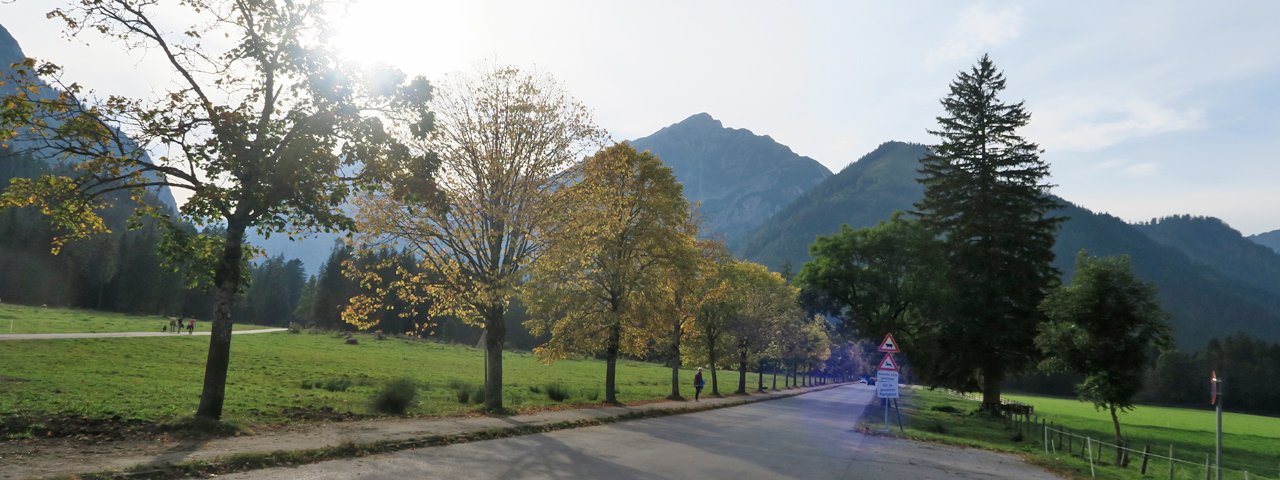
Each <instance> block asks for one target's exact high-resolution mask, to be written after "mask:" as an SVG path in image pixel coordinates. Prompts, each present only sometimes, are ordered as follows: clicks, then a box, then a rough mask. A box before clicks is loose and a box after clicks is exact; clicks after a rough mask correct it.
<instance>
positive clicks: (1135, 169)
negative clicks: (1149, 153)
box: [1121, 162, 1159, 178]
mask: <svg viewBox="0 0 1280 480" xmlns="http://www.w3.org/2000/svg"><path fill="white" fill-rule="evenodd" d="M1158 167H1159V165H1157V164H1156V163H1155V162H1146V163H1138V164H1134V165H1129V166H1127V167H1124V170H1121V173H1123V174H1125V175H1128V176H1130V177H1139V178H1141V177H1150V176H1152V175H1155V173H1156V170H1157V169H1158Z"/></svg>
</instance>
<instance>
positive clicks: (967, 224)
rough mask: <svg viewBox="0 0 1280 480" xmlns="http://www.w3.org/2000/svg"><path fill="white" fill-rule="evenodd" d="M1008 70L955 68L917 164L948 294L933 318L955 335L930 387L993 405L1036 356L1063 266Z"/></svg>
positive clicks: (1044, 171)
mask: <svg viewBox="0 0 1280 480" xmlns="http://www.w3.org/2000/svg"><path fill="white" fill-rule="evenodd" d="M1004 88H1005V79H1004V74H1003V73H1002V72H1000V71H998V70H996V67H995V65H994V64H993V63H992V62H991V59H990V58H988V57H987V56H986V55H983V56H982V58H981V59H979V61H978V64H977V65H975V66H974V67H973V68H972V69H970V70H969V71H967V72H961V73H960V74H959V75H958V76H957V77H956V80H955V81H953V82H952V83H951V93H950V94H948V95H947V96H946V98H943V99H942V105H943V107H944V108H945V109H946V115H944V116H942V117H938V129H937V130H930V131H929V133H931V134H933V135H937V136H938V137H939V138H940V140H941V141H940V143H939V144H937V145H933V146H931V147H930V149H929V155H928V156H927V157H925V159H924V160H922V161H921V165H922V166H921V170H920V174H921V177H920V182H921V183H922V184H923V185H924V187H925V194H924V199H923V200H921V202H920V203H918V204H916V208H917V209H918V211H919V212H920V216H921V219H922V220H923V221H924V223H925V225H926V226H927V227H928V228H930V229H931V230H932V231H933V232H934V233H935V234H937V235H938V236H939V237H940V238H942V240H943V242H944V245H945V251H946V256H947V267H948V276H949V283H950V285H951V286H952V288H953V289H954V291H953V292H952V293H953V294H954V296H953V297H952V298H954V301H953V302H952V304H951V306H950V308H948V309H947V310H948V315H947V316H946V318H943V319H940V322H939V324H938V326H937V327H938V328H939V330H940V331H939V332H938V333H939V334H941V337H940V338H948V339H951V343H950V345H949V346H948V348H946V349H945V350H946V351H943V352H939V353H940V355H939V356H938V357H937V362H936V364H935V365H933V369H932V370H933V371H932V373H933V381H934V383H936V384H939V385H943V386H948V387H952V388H958V389H962V390H968V391H973V390H981V391H982V394H983V395H982V397H983V398H982V408H983V409H984V410H987V411H997V410H996V408H997V407H998V406H999V403H1000V383H1001V382H1002V381H1003V380H1004V379H1005V378H1006V377H1008V376H1009V375H1011V374H1014V373H1017V372H1019V371H1022V370H1024V369H1026V368H1027V367H1028V366H1030V365H1032V363H1033V362H1034V361H1035V360H1037V356H1038V353H1037V350H1036V347H1035V344H1034V343H1033V339H1034V338H1035V335H1036V328H1037V325H1038V324H1039V323H1041V322H1042V314H1041V313H1040V312H1039V311H1038V310H1037V306H1038V305H1039V304H1040V302H1041V300H1043V299H1044V297H1045V295H1046V294H1047V292H1048V291H1049V289H1050V288H1052V287H1054V286H1055V285H1056V282H1057V281H1058V276H1059V273H1058V271H1057V270H1056V269H1054V268H1053V266H1052V265H1051V262H1053V258H1054V256H1053V250H1052V249H1053V243H1054V236H1055V233H1056V231H1057V227H1058V224H1059V223H1061V222H1062V221H1063V220H1064V219H1063V218H1062V217H1057V218H1047V217H1046V214H1047V213H1049V212H1050V211H1052V210H1054V209H1057V208H1059V205H1058V203H1057V202H1056V201H1054V200H1053V199H1052V198H1050V197H1049V196H1048V190H1049V187H1050V185H1048V184H1047V183H1044V180H1045V177H1046V176H1048V174H1049V167H1048V165H1047V164H1045V163H1044V162H1043V161H1041V160H1040V155H1039V154H1040V148H1039V146H1037V145H1036V144H1034V143H1031V142H1028V141H1026V140H1024V139H1023V138H1022V137H1021V136H1019V135H1018V133H1017V129H1019V128H1021V127H1023V126H1026V124H1027V122H1028V120H1030V118H1031V115H1030V114H1029V113H1028V112H1027V111H1026V110H1025V109H1024V108H1023V104H1022V102H1018V103H1015V104H1006V103H1004V102H1003V101H1002V100H1000V98H999V97H998V95H999V93H1000V92H1001V91H1003V90H1004Z"/></svg>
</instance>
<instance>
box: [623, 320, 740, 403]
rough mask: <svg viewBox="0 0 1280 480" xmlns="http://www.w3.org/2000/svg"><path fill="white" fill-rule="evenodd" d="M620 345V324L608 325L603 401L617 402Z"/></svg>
mask: <svg viewBox="0 0 1280 480" xmlns="http://www.w3.org/2000/svg"><path fill="white" fill-rule="evenodd" d="M621 347H622V324H621V323H614V324H613V326H611V327H609V343H608V344H607V345H605V367H604V401H605V403H618V395H617V393H615V391H614V390H616V389H615V388H614V387H615V386H616V385H617V383H616V381H617V373H618V350H619V349H621ZM713 371H714V370H713Z"/></svg>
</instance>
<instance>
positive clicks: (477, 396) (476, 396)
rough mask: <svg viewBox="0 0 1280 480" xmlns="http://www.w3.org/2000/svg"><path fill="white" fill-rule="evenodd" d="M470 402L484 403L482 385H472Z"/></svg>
mask: <svg viewBox="0 0 1280 480" xmlns="http://www.w3.org/2000/svg"><path fill="white" fill-rule="evenodd" d="M471 403H484V385H476V386H475V387H472V389H471Z"/></svg>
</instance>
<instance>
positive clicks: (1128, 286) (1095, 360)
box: [1035, 250, 1171, 445]
mask: <svg viewBox="0 0 1280 480" xmlns="http://www.w3.org/2000/svg"><path fill="white" fill-rule="evenodd" d="M1040 309H1041V310H1042V311H1044V313H1045V315H1046V316H1047V317H1048V319H1049V320H1048V322H1046V323H1044V324H1041V325H1040V333H1039V335H1037V336H1036V339H1035V344H1036V346H1038V347H1039V348H1040V349H1041V350H1043V351H1044V353H1045V354H1046V358H1045V360H1044V361H1042V362H1041V366H1042V367H1044V368H1045V369H1046V370H1049V371H1058V372H1062V371H1069V372H1074V373H1077V374H1079V375H1081V376H1083V377H1084V380H1083V381H1082V382H1081V383H1080V384H1079V385H1077V387H1076V389H1077V391H1078V392H1079V393H1080V398H1081V399H1082V400H1085V401H1089V402H1092V403H1093V404H1094V406H1096V407H1098V408H1099V409H1107V410H1108V411H1110V412H1111V422H1112V424H1113V425H1114V426H1115V434H1116V444H1117V445H1122V444H1123V442H1124V438H1123V437H1122V436H1121V435H1120V418H1119V417H1117V416H1116V411H1117V410H1118V411H1121V412H1123V411H1127V410H1130V409H1132V408H1133V397H1134V395H1137V394H1138V392H1139V391H1140V390H1142V378H1143V374H1144V373H1145V369H1146V365H1147V363H1148V361H1149V359H1150V358H1151V356H1152V355H1151V352H1152V349H1153V347H1168V346H1169V345H1170V342H1171V340H1170V338H1169V327H1168V326H1167V325H1166V324H1165V318H1166V317H1167V315H1166V314H1165V313H1164V312H1163V311H1162V310H1161V309H1160V301H1159V300H1158V299H1157V298H1156V290H1155V288H1154V287H1152V286H1150V285H1147V284H1145V283H1143V282H1142V281H1141V280H1138V279H1137V278H1135V277H1134V276H1133V272H1131V271H1130V270H1129V257H1126V256H1117V257H1101V258H1100V257H1091V256H1089V255H1088V254H1087V253H1086V252H1084V251H1083V250H1082V251H1080V253H1079V254H1078V255H1077V256H1076V273H1075V277H1074V278H1072V280H1071V284H1070V285H1063V286H1060V287H1058V288H1057V289H1054V290H1053V291H1052V292H1050V293H1049V296H1048V297H1046V298H1045V299H1044V303H1043V304H1041V306H1040Z"/></svg>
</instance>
